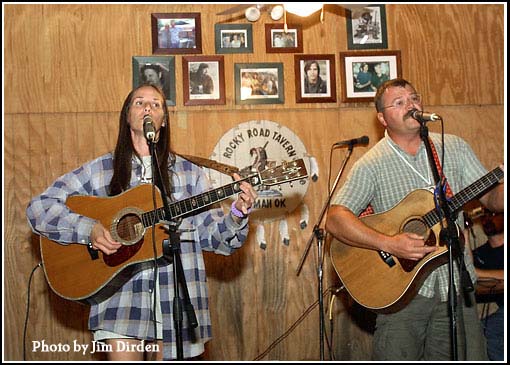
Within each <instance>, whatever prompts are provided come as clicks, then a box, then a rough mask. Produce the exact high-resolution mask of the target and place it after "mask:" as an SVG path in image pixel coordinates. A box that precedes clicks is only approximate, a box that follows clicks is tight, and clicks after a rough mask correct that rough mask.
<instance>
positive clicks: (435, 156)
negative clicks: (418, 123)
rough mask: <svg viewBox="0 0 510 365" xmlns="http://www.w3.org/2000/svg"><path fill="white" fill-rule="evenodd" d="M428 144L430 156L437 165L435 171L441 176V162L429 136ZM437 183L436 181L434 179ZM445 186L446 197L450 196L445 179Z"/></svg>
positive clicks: (448, 186)
mask: <svg viewBox="0 0 510 365" xmlns="http://www.w3.org/2000/svg"><path fill="white" fill-rule="evenodd" d="M429 145H430V149H431V150H432V156H433V157H434V162H435V164H436V167H437V172H438V174H439V176H443V169H442V168H441V162H439V156H438V155H437V151H436V147H435V146H434V143H433V142H432V139H430V137H429ZM436 183H437V181H436ZM445 188H446V197H447V198H451V197H452V196H453V193H452V189H451V188H450V184H448V181H445Z"/></svg>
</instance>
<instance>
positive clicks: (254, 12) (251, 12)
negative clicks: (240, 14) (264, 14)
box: [244, 6, 260, 22]
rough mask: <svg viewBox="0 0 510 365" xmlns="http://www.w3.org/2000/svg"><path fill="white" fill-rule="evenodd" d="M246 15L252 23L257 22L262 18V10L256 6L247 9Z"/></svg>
mask: <svg viewBox="0 0 510 365" xmlns="http://www.w3.org/2000/svg"><path fill="white" fill-rule="evenodd" d="M244 15H245V16H246V19H248V20H249V21H250V22H256V21H257V20H259V18H260V10H259V9H257V8H256V7H254V6H251V7H249V8H248V9H246V11H245V12H244Z"/></svg>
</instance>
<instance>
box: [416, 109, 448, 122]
mask: <svg viewBox="0 0 510 365" xmlns="http://www.w3.org/2000/svg"><path fill="white" fill-rule="evenodd" d="M411 117H413V119H416V120H417V121H418V122H420V123H425V122H435V121H436V120H440V119H443V118H441V117H440V116H439V115H437V114H436V113H427V112H424V111H420V110H417V109H413V110H412V111H411Z"/></svg>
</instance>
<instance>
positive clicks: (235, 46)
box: [214, 24, 253, 54]
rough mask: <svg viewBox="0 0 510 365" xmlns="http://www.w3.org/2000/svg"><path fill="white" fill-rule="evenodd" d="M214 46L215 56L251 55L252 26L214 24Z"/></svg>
mask: <svg viewBox="0 0 510 365" xmlns="http://www.w3.org/2000/svg"><path fill="white" fill-rule="evenodd" d="M234 42H236V43H234ZM214 45H215V48H216V53H217V54H222V53H253V31H252V25H251V24H215V25H214Z"/></svg>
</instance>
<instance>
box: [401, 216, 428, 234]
mask: <svg viewBox="0 0 510 365" xmlns="http://www.w3.org/2000/svg"><path fill="white" fill-rule="evenodd" d="M427 231H428V227H427V225H426V224H425V223H423V222H422V221H420V220H418V219H411V220H410V221H408V222H407V223H406V224H405V226H404V232H407V233H416V234H419V235H420V236H424V237H425V236H426V235H427Z"/></svg>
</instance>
